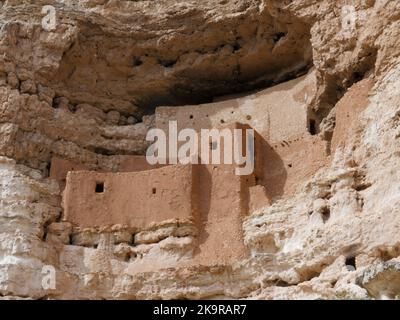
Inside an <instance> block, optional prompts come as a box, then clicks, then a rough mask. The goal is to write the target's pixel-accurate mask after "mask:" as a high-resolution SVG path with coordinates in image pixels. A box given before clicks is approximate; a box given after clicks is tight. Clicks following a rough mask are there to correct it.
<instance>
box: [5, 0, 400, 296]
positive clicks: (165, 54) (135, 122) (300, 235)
mask: <svg viewBox="0 0 400 320" xmlns="http://www.w3.org/2000/svg"><path fill="white" fill-rule="evenodd" d="M42 2H43V4H42ZM49 3H53V4H52V5H53V7H54V8H55V10H56V13H57V14H56V17H57V19H56V27H55V29H54V30H45V29H44V28H43V26H42V19H43V17H44V15H45V14H43V13H42V8H43V5H45V4H49ZM346 5H347V6H349V5H350V7H351V8H352V9H349V10H350V13H349V12H348V11H344V10H343V6H346ZM349 14H350V16H349ZM399 39H400V2H399V1H397V0H376V1H375V0H354V1H345V0H343V1H329V0H320V1H313V0H293V1H282V0H276V1H275V0H270V1H268V0H235V1H233V0H218V1H217V0H207V1H195V0H193V1H172V0H160V1H122V0H121V1H117V0H109V1H107V0H96V1H95V0H82V1H72V0H71V1H69V0H64V1H61V0H59V1H57V0H54V1H37V0H6V1H0V117H1V123H0V155H1V157H0V295H1V296H2V297H5V298H34V299H39V298H52V299H62V298H75V299H85V298H92V299H154V298H163V299H164V298H165V299H168V298H171V299H172V298H173V299H176V298H256V299H280V298H283V299H294V298H311V299H314V298H368V297H374V298H382V297H386V296H387V297H391V298H393V297H395V296H396V295H398V294H399V293H400V285H398V282H399V280H398V278H399V277H400V274H399V273H398V272H399V271H398V266H399V265H398V264H399V263H400V261H398V260H397V259H398V257H399V256H400V232H399V230H400V214H399V213H400V172H399V170H398V168H399V167H400V139H399V137H400V64H399V62H400V61H399V59H400V58H399V57H400V44H399V43H400V42H399ZM312 69H313V70H315V73H316V76H317V90H316V93H315V94H313V96H312V97H308V101H309V102H308V113H309V116H310V118H312V119H313V121H314V122H313V128H312V129H313V130H312V131H313V132H312V133H313V134H315V135H317V136H318V138H319V139H320V140H321V141H324V143H325V145H326V150H325V156H326V165H325V166H324V167H323V168H321V169H320V170H318V172H316V173H315V174H313V175H312V177H311V178H310V179H306V180H304V181H298V182H297V185H295V186H291V188H292V189H293V188H294V189H296V190H297V192H294V195H293V193H292V194H291V195H287V196H285V195H283V196H282V197H281V198H279V199H273V201H272V203H271V205H268V206H266V207H263V208H260V209H257V210H256V211H255V212H252V213H251V214H250V215H248V216H247V217H246V218H245V219H244V221H243V228H242V229H243V239H244V244H245V245H246V247H247V249H248V250H249V252H250V255H249V256H248V257H247V258H245V259H241V260H238V261H236V262H234V263H229V264H213V265H209V264H204V263H203V262H202V261H200V262H198V263H197V264H196V263H195V264H190V265H187V264H185V261H186V259H187V258H188V256H190V255H191V254H192V249H193V247H194V246H195V243H196V230H195V226H194V225H193V224H191V223H190V222H185V223H183V224H182V223H180V222H177V221H173V220H172V221H166V222H164V223H161V224H154V225H153V226H151V228H148V229H146V230H127V229H124V227H122V226H118V225H116V226H111V227H109V228H104V229H102V230H98V229H96V230H94V229H90V228H88V229H85V230H77V229H76V228H75V227H74V226H73V225H71V224H70V223H69V222H68V221H63V219H62V206H61V190H62V188H63V186H62V184H59V183H58V182H57V181H55V180H53V179H50V178H49V171H50V169H51V168H50V163H51V159H52V158H53V157H59V158H62V159H67V160H70V161H73V162H74V163H77V164H80V165H82V166H85V167H86V168H89V169H91V170H99V171H111V172H112V171H118V170H119V168H120V166H121V163H123V161H124V156H127V155H134V154H143V153H144V152H145V150H146V148H147V146H148V144H147V142H146V141H145V135H146V132H147V130H148V129H149V128H151V127H153V126H154V116H153V115H154V109H155V107H157V106H165V105H168V106H171V105H175V106H181V105H186V104H199V103H206V102H211V101H213V100H214V99H215V98H216V97H217V96H222V95H228V94H229V95H230V94H236V93H243V92H245V91H250V90H252V91H254V90H258V89H262V88H266V87H272V86H274V85H276V84H278V83H281V82H285V81H288V80H291V79H294V78H297V77H299V76H301V75H303V74H306V73H308V72H309V71H310V70H312ZM314 126H315V128H314ZM314 131H315V132H314ZM132 236H133V237H134V243H135V244H136V245H135V246H132V245H130V244H131V243H132ZM180 261H182V263H179V262H180ZM43 266H54V267H55V271H56V287H55V288H54V289H52V288H50V289H49V288H47V287H46V286H43V283H42V282H43V272H42V271H43ZM386 279H387V280H386ZM385 281H386V282H385ZM388 281H390V285H389V284H388V283H387V282H388Z"/></svg>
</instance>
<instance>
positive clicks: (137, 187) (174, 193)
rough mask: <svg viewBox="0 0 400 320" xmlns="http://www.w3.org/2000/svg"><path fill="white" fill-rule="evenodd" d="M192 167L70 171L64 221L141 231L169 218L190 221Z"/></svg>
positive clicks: (64, 201) (191, 211)
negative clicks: (113, 171) (123, 171)
mask: <svg viewBox="0 0 400 320" xmlns="http://www.w3.org/2000/svg"><path fill="white" fill-rule="evenodd" d="M192 183H193V173H192V168H191V166H169V167H165V168H160V169H156V170H149V171H142V172H130V173H99V172H91V171H79V172H69V173H68V176H67V186H66V188H65V191H64V197H63V206H64V220H66V221H68V222H71V223H73V224H75V225H77V226H80V227H100V226H109V225H115V224H121V225H127V226H131V227H136V228H139V229H144V228H146V227H148V226H149V225H150V224H151V223H157V222H162V221H165V220H168V219H173V218H177V219H183V220H185V219H186V220H187V219H191V218H192V216H193V207H192Z"/></svg>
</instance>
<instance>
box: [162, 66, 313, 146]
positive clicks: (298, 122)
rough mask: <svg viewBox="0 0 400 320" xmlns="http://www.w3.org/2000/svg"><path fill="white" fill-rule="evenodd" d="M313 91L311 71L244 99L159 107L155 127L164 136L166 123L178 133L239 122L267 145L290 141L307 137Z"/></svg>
mask: <svg viewBox="0 0 400 320" xmlns="http://www.w3.org/2000/svg"><path fill="white" fill-rule="evenodd" d="M315 91H316V76H315V71H313V72H310V73H309V74H308V75H305V76H303V77H300V78H298V79H295V80H292V81H288V82H285V83H282V84H279V85H277V86H274V87H271V88H268V89H265V90H262V91H259V92H257V93H254V94H251V95H248V96H246V97H241V98H236V99H231V100H225V101H219V102H214V103H208V104H202V105H194V106H184V107H159V108H157V109H156V127H157V128H160V129H163V130H165V132H168V121H170V120H176V121H177V122H178V130H179V129H183V128H193V129H196V130H200V129H208V128H216V127H218V126H220V125H221V124H231V123H235V122H239V123H243V124H248V125H249V126H250V127H252V128H254V129H255V130H256V131H257V132H259V133H260V134H261V135H262V136H263V137H264V138H265V139H266V140H268V141H269V142H270V143H275V142H280V141H283V140H290V139H294V138H297V137H299V136H302V135H304V134H306V133H307V128H308V118H307V104H308V103H309V100H310V99H311V98H312V97H313V96H314V94H315Z"/></svg>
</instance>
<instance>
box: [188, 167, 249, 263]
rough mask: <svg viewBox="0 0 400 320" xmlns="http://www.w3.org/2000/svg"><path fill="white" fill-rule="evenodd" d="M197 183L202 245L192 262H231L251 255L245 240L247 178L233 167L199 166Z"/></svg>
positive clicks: (199, 245)
mask: <svg viewBox="0 0 400 320" xmlns="http://www.w3.org/2000/svg"><path fill="white" fill-rule="evenodd" d="M195 167H196V168H197V169H196V170H197V171H198V174H197V179H198V180H197V181H198V183H196V184H195V186H196V190H195V194H196V200H197V203H198V220H197V221H198V225H199V226H200V228H199V230H200V233H199V239H198V240H199V242H198V248H197V250H196V252H195V256H194V261H193V263H201V264H206V265H208V264H214V263H232V262H235V261H238V260H240V259H243V258H245V257H247V256H248V250H247V247H246V246H245V245H244V241H243V230H242V224H243V218H244V216H245V215H246V214H247V213H248V212H247V203H246V201H247V195H246V193H247V185H245V184H244V181H245V180H246V177H244V176H237V175H235V166H233V165H217V166H216V165H198V166H195Z"/></svg>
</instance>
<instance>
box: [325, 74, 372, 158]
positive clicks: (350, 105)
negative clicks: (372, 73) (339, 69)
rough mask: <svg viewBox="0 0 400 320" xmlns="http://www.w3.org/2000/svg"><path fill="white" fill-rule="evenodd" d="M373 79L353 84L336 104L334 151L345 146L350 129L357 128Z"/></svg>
mask: <svg viewBox="0 0 400 320" xmlns="http://www.w3.org/2000/svg"><path fill="white" fill-rule="evenodd" d="M372 87H373V81H372V80H371V79H370V78H368V79H364V80H362V81H360V82H358V83H356V84H355V85H353V86H352V87H351V88H350V89H349V91H348V92H347V93H346V94H345V95H344V97H343V98H342V99H341V100H340V101H339V103H338V104H337V106H336V126H335V130H334V132H333V137H332V153H333V152H334V151H335V150H336V149H337V148H338V147H344V146H345V141H346V137H347V136H348V134H349V131H350V132H351V131H352V130H355V129H356V128H355V127H356V126H357V122H358V121H357V120H358V116H359V115H360V114H361V112H362V111H363V110H364V109H365V108H366V107H367V106H368V104H369V94H370V92H371V89H372Z"/></svg>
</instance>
